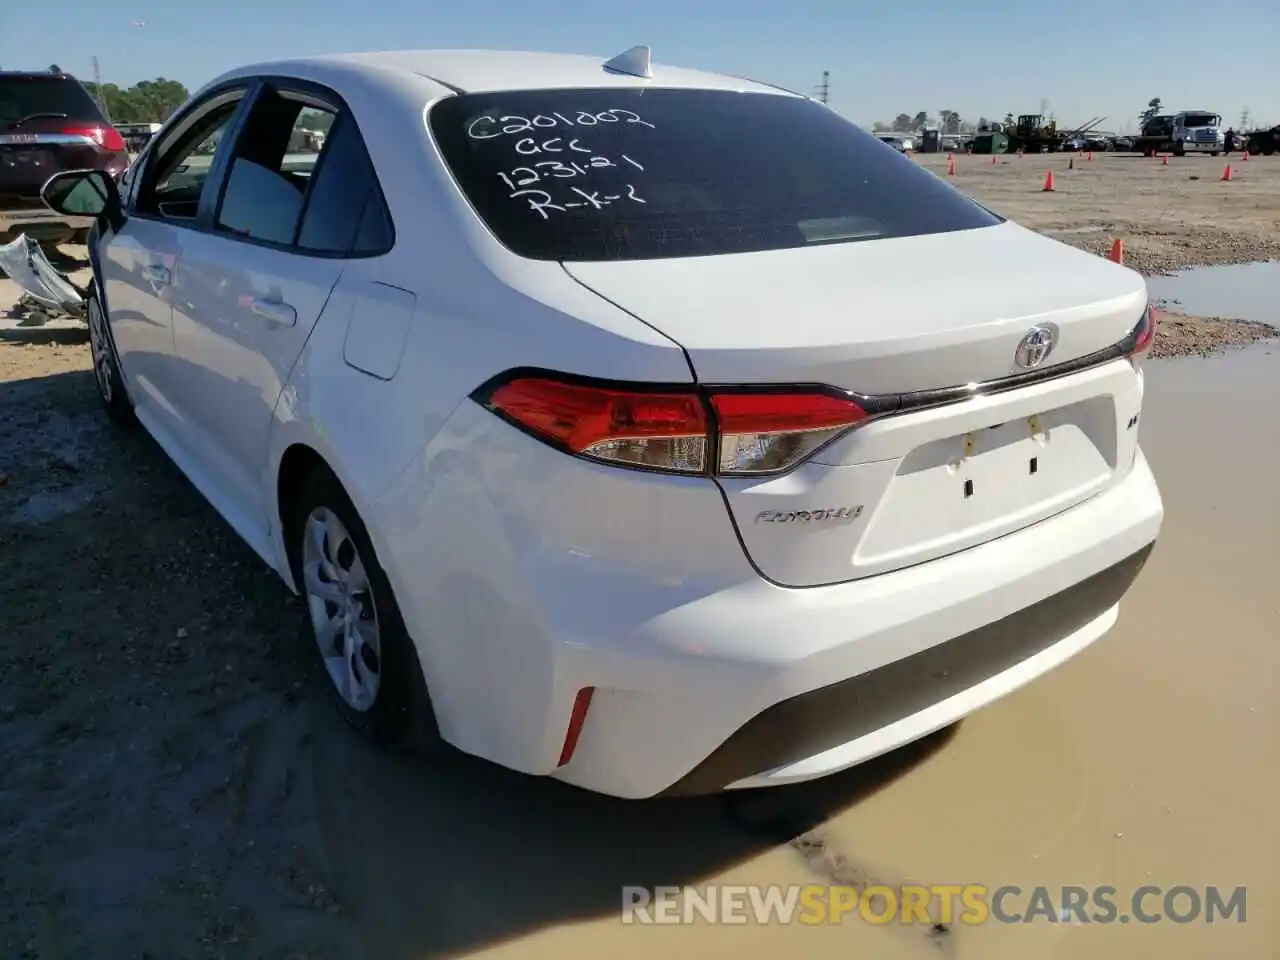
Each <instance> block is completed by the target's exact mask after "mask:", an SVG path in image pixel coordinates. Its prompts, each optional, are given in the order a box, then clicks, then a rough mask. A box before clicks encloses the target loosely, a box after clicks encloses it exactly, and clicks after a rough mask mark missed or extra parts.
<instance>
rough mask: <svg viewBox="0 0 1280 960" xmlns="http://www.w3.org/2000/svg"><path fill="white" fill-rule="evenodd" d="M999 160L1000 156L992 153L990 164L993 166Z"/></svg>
mask: <svg viewBox="0 0 1280 960" xmlns="http://www.w3.org/2000/svg"><path fill="white" fill-rule="evenodd" d="M999 162H1000V158H999V157H997V156H996V155H995V154H994V153H993V154H992V155H991V165H992V166H993V167H994V166H995V165H996V164H997V163H999Z"/></svg>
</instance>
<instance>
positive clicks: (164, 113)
mask: <svg viewBox="0 0 1280 960" xmlns="http://www.w3.org/2000/svg"><path fill="white" fill-rule="evenodd" d="M85 88H86V89H87V90H88V91H89V93H90V94H91V95H92V96H93V98H94V99H95V100H97V101H98V103H100V104H102V106H103V108H104V109H105V110H106V111H107V115H108V116H109V117H110V118H111V120H112V122H113V123H164V121H166V120H168V119H169V117H170V116H172V115H173V112H174V111H175V110H177V109H178V108H179V107H180V106H182V105H183V104H184V103H185V102H186V101H187V97H189V96H190V94H189V93H188V92H187V88H186V87H184V86H183V85H182V84H180V83H178V81H176V80H166V79H165V78H164V77H157V78H156V79H154V80H142V81H140V82H138V83H136V84H134V85H133V86H132V87H127V88H122V87H118V86H116V85H115V84H114V83H104V84H102V86H101V87H99V86H98V85H97V84H96V83H86V84H85Z"/></svg>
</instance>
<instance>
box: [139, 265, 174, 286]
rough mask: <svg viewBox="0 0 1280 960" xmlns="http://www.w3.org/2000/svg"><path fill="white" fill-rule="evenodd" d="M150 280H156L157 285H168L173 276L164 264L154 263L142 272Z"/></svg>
mask: <svg viewBox="0 0 1280 960" xmlns="http://www.w3.org/2000/svg"><path fill="white" fill-rule="evenodd" d="M142 272H143V273H144V274H145V275H146V277H147V279H148V280H154V281H155V282H156V283H168V282H169V280H170V278H171V277H172V276H173V275H172V274H171V273H169V268H168V267H166V266H165V265H164V264H162V263H153V264H151V266H149V267H146V268H145V269H144V270H143V271H142Z"/></svg>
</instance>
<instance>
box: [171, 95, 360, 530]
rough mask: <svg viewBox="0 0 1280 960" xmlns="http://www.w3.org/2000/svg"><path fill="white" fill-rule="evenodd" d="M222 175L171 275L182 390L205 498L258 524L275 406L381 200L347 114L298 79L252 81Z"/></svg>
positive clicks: (330, 98)
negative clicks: (254, 86) (255, 84)
mask: <svg viewBox="0 0 1280 960" xmlns="http://www.w3.org/2000/svg"><path fill="white" fill-rule="evenodd" d="M316 132H328V133H329V135H328V136H327V137H325V138H323V142H324V147H323V149H320V150H317V145H318V144H319V143H320V142H321V139H322V138H320V137H317V136H315V133H316ZM219 164H220V165H221V164H222V161H221V159H220V160H219ZM219 176H220V177H221V178H222V187H221V191H220V195H219V196H214V197H206V198H205V200H204V201H203V203H202V206H203V208H204V209H202V211H201V220H202V223H204V224H207V228H206V229H203V230H201V231H200V232H198V233H195V234H193V235H192V236H189V237H187V238H186V239H185V240H184V244H183V250H182V256H181V261H180V263H179V268H178V272H177V276H176V279H175V301H174V302H175V314H174V335H175V352H176V361H177V365H178V367H179V368H180V369H182V370H183V371H184V376H185V378H186V379H185V381H184V386H183V388H182V390H181V392H180V394H179V397H180V406H181V411H182V414H183V416H184V419H185V420H186V423H187V430H188V432H189V434H190V436H191V438H192V440H193V441H195V440H196V439H197V438H198V442H199V444H200V451H201V457H202V460H203V463H202V467H203V468H204V470H205V471H206V475H207V477H208V480H209V481H210V483H211V484H212V485H214V487H215V488H216V489H213V490H210V491H208V492H209V495H210V497H211V499H214V500H215V501H220V502H221V505H222V506H223V507H224V508H225V509H224V514H225V515H226V516H228V518H229V519H231V518H235V517H243V518H245V522H247V523H256V520H255V519H254V518H258V517H262V516H265V515H266V514H265V512H264V508H265V504H264V503H263V496H264V494H263V490H262V485H261V481H260V478H261V475H262V469H263V464H264V461H265V457H266V454H267V445H268V440H269V435H270V430H271V424H272V417H273V414H274V410H275V405H276V401H277V399H278V398H279V397H280V394H281V391H282V390H283V388H284V384H285V382H286V381H287V380H288V378H289V375H290V373H291V371H292V370H293V366H294V363H295V362H296V361H297V359H298V356H299V354H300V353H301V352H302V348H303V346H304V345H305V344H306V341H307V339H308V337H309V336H310V335H311V331H312V329H313V328H314V326H315V324H316V322H317V320H318V319H319V318H320V315H321V313H322V312H323V311H324V308H325V305H326V303H327V302H328V300H329V295H330V293H331V291H332V290H333V288H334V286H335V284H336V283H337V282H338V279H339V277H340V276H341V275H342V272H343V269H344V267H345V264H346V261H347V258H348V257H350V256H353V255H355V254H354V253H353V248H354V247H355V246H356V242H357V233H358V231H359V228H360V224H361V217H362V214H364V213H365V210H366V206H367V205H369V204H374V203H378V204H381V203H382V199H381V193H380V191H378V189H377V186H376V180H375V178H374V174H373V170H372V164H371V162H370V160H369V157H368V154H367V151H366V149H365V147H364V141H363V139H362V138H361V135H360V131H359V128H358V127H357V126H356V123H355V120H354V118H353V117H352V116H351V115H350V113H349V112H347V111H346V109H345V107H344V106H343V104H342V102H341V100H339V99H338V98H337V97H336V95H334V94H332V93H331V92H329V91H326V90H323V89H321V88H317V87H313V86H311V85H307V84H302V83H293V82H285V81H274V80H273V81H269V82H265V83H264V84H263V85H262V86H261V87H260V88H259V90H258V93H257V94H256V95H255V98H254V101H253V103H252V105H251V106H250V107H249V108H248V111H247V113H246V115H245V117H244V120H243V123H242V125H241V126H240V127H239V128H238V130H237V131H236V133H235V142H234V147H233V149H232V150H231V151H230V152H229V153H228V155H227V158H226V163H225V169H223V170H220V171H219ZM344 319H345V318H344ZM233 522H235V520H234V519H233Z"/></svg>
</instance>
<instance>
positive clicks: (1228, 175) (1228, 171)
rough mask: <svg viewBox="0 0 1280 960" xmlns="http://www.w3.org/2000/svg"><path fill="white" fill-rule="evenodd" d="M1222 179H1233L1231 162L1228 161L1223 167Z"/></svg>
mask: <svg viewBox="0 0 1280 960" xmlns="http://www.w3.org/2000/svg"><path fill="white" fill-rule="evenodd" d="M1222 179H1223V180H1224V181H1225V180H1230V179H1231V164H1229V163H1228V164H1227V165H1226V166H1225V167H1223V168H1222Z"/></svg>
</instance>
